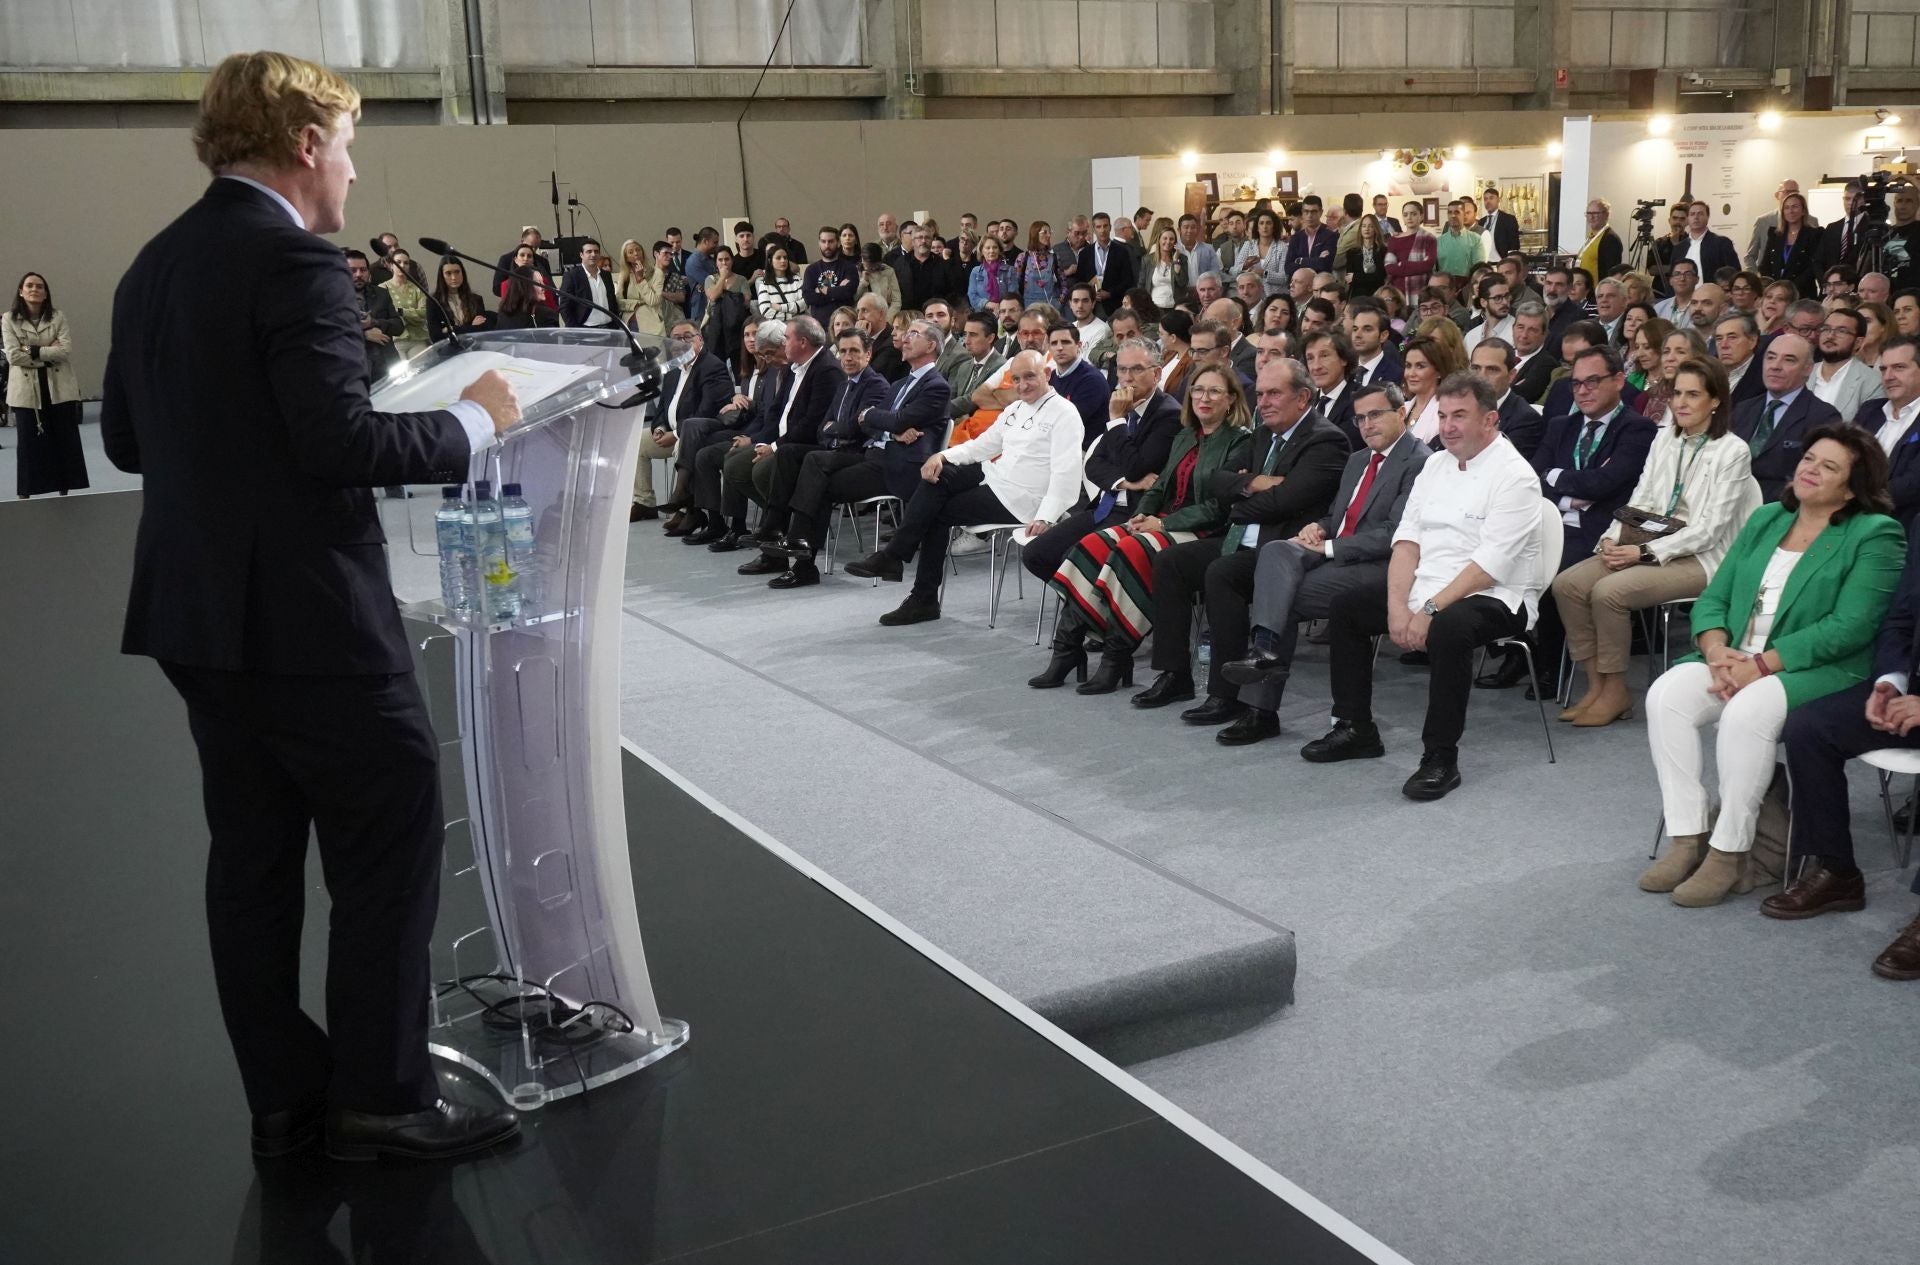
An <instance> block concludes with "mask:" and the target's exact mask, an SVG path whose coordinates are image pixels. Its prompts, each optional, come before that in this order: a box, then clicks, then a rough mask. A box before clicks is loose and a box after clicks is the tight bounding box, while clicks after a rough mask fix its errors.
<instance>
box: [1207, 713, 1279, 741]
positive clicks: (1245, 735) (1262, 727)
mask: <svg viewBox="0 0 1920 1265" xmlns="http://www.w3.org/2000/svg"><path fill="white" fill-rule="evenodd" d="M1279 736H1280V713H1279V712H1270V711H1265V710H1263V709H1261V708H1258V707H1249V708H1247V710H1246V711H1244V712H1242V713H1240V718H1239V719H1238V720H1236V721H1234V722H1233V723H1232V724H1231V725H1228V726H1227V727H1226V728H1225V729H1222V730H1221V731H1220V732H1219V733H1217V734H1215V735H1214V736H1213V740H1214V741H1215V742H1217V743H1219V744H1220V745H1221V746H1223V747H1245V746H1250V745H1252V744H1253V743H1256V742H1261V741H1264V740H1265V739H1268V738H1278V737H1279Z"/></svg>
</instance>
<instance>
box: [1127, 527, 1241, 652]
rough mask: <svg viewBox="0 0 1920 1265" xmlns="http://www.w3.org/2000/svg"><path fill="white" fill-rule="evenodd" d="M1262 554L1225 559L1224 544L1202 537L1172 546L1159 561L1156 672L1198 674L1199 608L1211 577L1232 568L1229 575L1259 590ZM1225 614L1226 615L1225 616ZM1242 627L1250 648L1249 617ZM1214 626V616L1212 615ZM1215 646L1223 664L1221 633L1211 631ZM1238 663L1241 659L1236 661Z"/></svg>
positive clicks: (1155, 569) (1155, 587)
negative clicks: (1256, 570) (1256, 568)
mask: <svg viewBox="0 0 1920 1265" xmlns="http://www.w3.org/2000/svg"><path fill="white" fill-rule="evenodd" d="M1257 552H1258V551H1257V550H1253V549H1237V550H1235V551H1234V552H1233V553H1231V554H1229V555H1227V556H1225V557H1222V556H1221V554H1220V538H1219V537H1218V536H1202V537H1201V538H1200V539H1198V540H1189V541H1185V542H1183V543H1181V544H1177V545H1171V546H1169V547H1168V548H1165V549H1162V550H1161V551H1160V552H1159V553H1157V554H1155V555H1154V556H1153V670H1154V671H1156V672H1189V673H1190V672H1192V671H1193V647H1192V641H1193V604H1194V601H1195V600H1196V599H1197V598H1198V597H1199V596H1200V595H1201V594H1202V593H1204V592H1206V589H1207V584H1208V579H1209V575H1208V573H1209V572H1210V571H1211V570H1212V569H1213V568H1215V567H1223V568H1226V570H1225V571H1224V572H1222V574H1223V575H1232V576H1233V577H1235V578H1236V579H1238V578H1239V577H1240V575H1241V573H1242V572H1244V573H1245V581H1246V586H1247V588H1248V590H1249V591H1251V590H1252V588H1253V561H1254V556H1255V555H1256V553H1257ZM1223 613H1225V612H1223ZM1230 617H1231V618H1235V619H1238V620H1239V622H1240V624H1241V631H1240V643H1241V645H1243V646H1244V645H1245V644H1246V639H1247V633H1246V628H1245V625H1246V622H1247V612H1246V609H1245V608H1244V607H1242V609H1241V611H1240V613H1239V614H1238V615H1237V616H1230ZM1207 618H1208V620H1209V621H1211V620H1212V618H1213V616H1212V614H1211V613H1209V615H1208V617H1207ZM1210 631H1211V632H1212V636H1213V639H1214V641H1215V643H1216V644H1215V646H1214V651H1213V657H1214V659H1215V660H1218V659H1219V658H1220V648H1219V646H1218V644H1217V643H1218V642H1219V639H1220V632H1219V630H1218V629H1211V630H1210ZM1234 657H1235V658H1238V657H1239V656H1238V655H1235V656H1234Z"/></svg>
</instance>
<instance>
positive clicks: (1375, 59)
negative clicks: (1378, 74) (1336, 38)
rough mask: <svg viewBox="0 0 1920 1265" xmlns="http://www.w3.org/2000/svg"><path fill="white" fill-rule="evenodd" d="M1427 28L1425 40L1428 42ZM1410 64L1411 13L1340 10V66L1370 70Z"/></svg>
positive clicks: (1377, 9)
mask: <svg viewBox="0 0 1920 1265" xmlns="http://www.w3.org/2000/svg"><path fill="white" fill-rule="evenodd" d="M1425 31H1426V28H1425V27H1423V35H1422V40H1423V42H1424V40H1425V39H1426V34H1425V33H1424V32H1425ZM1406 64H1407V12H1406V10H1405V9H1404V8H1401V7H1399V6H1397V5H1394V6H1387V5H1358V4H1350V5H1345V6H1342V7H1341V9H1340V65H1341V66H1342V67H1343V68H1353V69H1366V68H1379V67H1388V66H1404V65H1406Z"/></svg>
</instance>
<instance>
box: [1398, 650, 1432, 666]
mask: <svg viewBox="0 0 1920 1265" xmlns="http://www.w3.org/2000/svg"><path fill="white" fill-rule="evenodd" d="M1400 662H1402V663H1404V664H1406V665H1407V666H1408V667H1410V668H1424V667H1426V666H1427V665H1428V664H1430V663H1432V662H1433V660H1431V659H1429V658H1427V652H1426V651H1424V650H1409V651H1407V652H1406V653H1405V654H1403V655H1401V656H1400Z"/></svg>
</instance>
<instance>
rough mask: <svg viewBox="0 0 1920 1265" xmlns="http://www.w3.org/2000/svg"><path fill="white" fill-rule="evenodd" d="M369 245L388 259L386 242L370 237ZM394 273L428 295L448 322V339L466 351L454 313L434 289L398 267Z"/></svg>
mask: <svg viewBox="0 0 1920 1265" xmlns="http://www.w3.org/2000/svg"><path fill="white" fill-rule="evenodd" d="M420 244H421V245H422V246H425V245H426V243H425V242H421V243H420ZM367 245H368V246H370V247H372V248H373V253H374V254H375V255H376V256H378V257H379V259H380V260H381V262H383V263H384V262H385V261H386V258H387V251H388V247H387V244H386V243H385V242H383V241H381V240H380V239H379V238H378V237H369V238H368V239H367ZM393 275H394V276H396V277H401V278H403V279H404V280H405V281H406V283H407V284H408V285H410V286H413V288H414V289H416V290H418V291H420V293H421V294H423V295H425V296H426V299H427V302H429V303H431V304H433V310H434V311H436V312H438V313H440V319H441V321H443V322H444V323H445V324H446V327H447V341H448V342H450V343H452V344H453V349H454V350H455V351H465V350H466V349H467V345H466V343H464V342H462V341H461V338H460V329H459V327H458V326H457V325H455V324H454V321H453V313H451V312H449V311H447V308H446V305H445V304H444V303H442V302H440V300H438V299H436V298H434V297H433V291H431V290H429V289H427V288H426V287H424V286H420V285H415V284H414V280H413V278H412V277H409V276H407V275H406V274H405V273H404V272H402V271H401V270H400V269H398V268H395V269H393Z"/></svg>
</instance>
